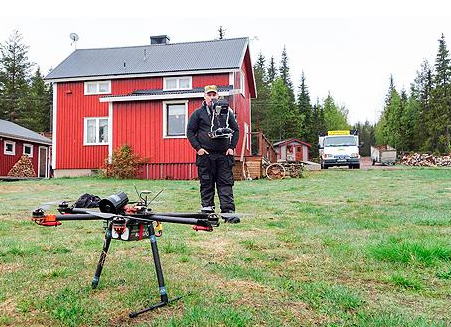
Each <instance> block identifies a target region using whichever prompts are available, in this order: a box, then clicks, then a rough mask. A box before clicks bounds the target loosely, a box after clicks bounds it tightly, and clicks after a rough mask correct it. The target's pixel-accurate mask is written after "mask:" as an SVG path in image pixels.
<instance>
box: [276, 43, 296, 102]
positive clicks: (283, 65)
mask: <svg viewBox="0 0 451 327" xmlns="http://www.w3.org/2000/svg"><path fill="white" fill-rule="evenodd" d="M279 76H280V78H281V79H282V81H283V82H284V83H285V85H286V86H287V87H288V89H289V90H290V96H291V99H292V101H293V102H294V90H293V83H292V82H291V77H290V67H289V63H288V54H287V49H286V47H285V46H284V47H283V50H282V56H281V60H280V67H279Z"/></svg>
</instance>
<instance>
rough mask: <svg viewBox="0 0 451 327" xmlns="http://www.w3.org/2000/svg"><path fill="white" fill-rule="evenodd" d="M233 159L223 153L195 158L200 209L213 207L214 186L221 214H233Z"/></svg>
mask: <svg viewBox="0 0 451 327" xmlns="http://www.w3.org/2000/svg"><path fill="white" fill-rule="evenodd" d="M234 161H235V159H234V157H233V156H227V155H225V154H224V153H211V152H210V154H204V155H202V156H200V155H197V156H196V165H197V169H198V173H199V181H200V196H201V204H202V207H209V206H214V205H215V199H214V198H215V185H216V189H217V190H218V196H219V202H220V203H221V212H230V211H233V212H235V203H234V201H233V190H232V187H233V172H232V168H233V165H234Z"/></svg>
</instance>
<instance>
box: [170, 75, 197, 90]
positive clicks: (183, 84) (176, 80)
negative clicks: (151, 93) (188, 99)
mask: <svg viewBox="0 0 451 327" xmlns="http://www.w3.org/2000/svg"><path fill="white" fill-rule="evenodd" d="M192 84H193V83H192V78H191V76H183V77H165V78H164V79H163V90H164V91H171V90H190V89H192V88H193V87H192Z"/></svg>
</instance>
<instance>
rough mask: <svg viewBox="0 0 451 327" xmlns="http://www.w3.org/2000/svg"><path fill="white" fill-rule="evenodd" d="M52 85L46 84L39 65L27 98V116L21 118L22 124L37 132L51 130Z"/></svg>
mask: <svg viewBox="0 0 451 327" xmlns="http://www.w3.org/2000/svg"><path fill="white" fill-rule="evenodd" d="M50 87H51V86H50V85H46V84H45V82H44V78H43V76H42V75H41V71H40V69H39V67H38V69H37V70H36V72H35V74H34V76H33V77H32V78H31V86H30V92H29V98H28V100H27V113H28V114H27V116H26V117H23V118H22V120H21V124H22V126H24V127H26V128H29V129H32V130H34V131H36V132H49V131H50V122H51V118H50V114H51V109H50V107H51V105H52V95H51V91H50Z"/></svg>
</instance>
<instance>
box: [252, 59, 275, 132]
mask: <svg viewBox="0 0 451 327" xmlns="http://www.w3.org/2000/svg"><path fill="white" fill-rule="evenodd" d="M265 61H266V60H265V57H264V56H263V55H262V54H261V53H259V55H258V58H257V61H256V62H255V64H254V78H255V85H256V89H257V99H255V100H252V102H251V105H252V129H253V130H254V131H261V130H262V125H264V122H263V120H265V118H269V117H267V111H268V102H269V95H270V87H269V85H268V82H267V80H268V77H267V73H266V66H265Z"/></svg>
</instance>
